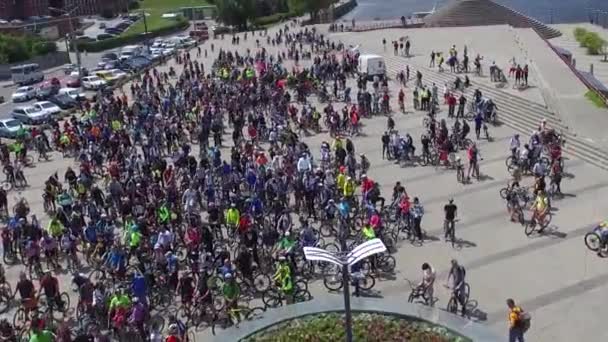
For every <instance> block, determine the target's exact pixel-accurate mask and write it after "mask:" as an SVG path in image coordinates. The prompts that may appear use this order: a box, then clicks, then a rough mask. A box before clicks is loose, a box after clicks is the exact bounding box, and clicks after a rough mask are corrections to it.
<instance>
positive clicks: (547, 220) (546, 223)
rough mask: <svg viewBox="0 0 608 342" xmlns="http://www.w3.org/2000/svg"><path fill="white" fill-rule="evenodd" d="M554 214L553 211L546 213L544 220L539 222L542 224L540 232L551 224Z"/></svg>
mask: <svg viewBox="0 0 608 342" xmlns="http://www.w3.org/2000/svg"><path fill="white" fill-rule="evenodd" d="M552 216H553V215H551V212H550V211H548V212H547V214H546V215H545V217H544V218H543V222H542V223H539V225H540V229H539V232H540V231H543V229H545V228H547V227H548V226H549V224H550V223H551V218H552Z"/></svg>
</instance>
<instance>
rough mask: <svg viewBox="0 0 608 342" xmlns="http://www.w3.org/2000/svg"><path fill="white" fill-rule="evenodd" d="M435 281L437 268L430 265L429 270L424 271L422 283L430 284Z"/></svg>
mask: <svg viewBox="0 0 608 342" xmlns="http://www.w3.org/2000/svg"><path fill="white" fill-rule="evenodd" d="M434 282H435V270H434V269H433V267H429V269H428V270H423V271H422V284H423V285H425V286H429V285H431V284H433V283H434Z"/></svg>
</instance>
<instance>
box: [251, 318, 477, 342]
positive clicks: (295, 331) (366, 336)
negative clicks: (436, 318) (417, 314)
mask: <svg viewBox="0 0 608 342" xmlns="http://www.w3.org/2000/svg"><path fill="white" fill-rule="evenodd" d="M344 339H345V330H344V315H343V314H337V313H328V314H318V315H310V316H305V317H301V318H297V319H293V320H290V321H287V322H283V323H279V324H277V325H274V326H272V327H269V328H268V329H265V330H262V331H258V332H256V333H254V334H253V335H250V336H249V337H247V338H245V339H244V340H243V341H245V342H300V341H302V342H317V341H319V342H320V341H344ZM353 340H354V341H369V342H373V341H378V342H380V341H382V342H384V341H410V342H471V341H472V340H471V339H469V338H467V337H464V336H461V335H458V334H457V333H455V332H453V331H451V330H449V329H447V328H445V327H442V326H438V325H435V324H432V323H429V322H426V321H421V320H416V319H408V318H404V317H399V316H391V315H382V314H372V313H354V314H353Z"/></svg>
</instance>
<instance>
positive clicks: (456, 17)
mask: <svg viewBox="0 0 608 342" xmlns="http://www.w3.org/2000/svg"><path fill="white" fill-rule="evenodd" d="M424 23H425V26H427V27H452V26H487V25H505V24H506V25H511V26H513V27H521V28H533V29H535V30H536V32H537V33H538V34H539V35H540V36H541V37H543V38H545V39H551V38H555V37H558V36H560V35H561V32H559V31H558V30H556V29H554V28H551V27H549V26H547V25H545V24H543V23H542V22H540V21H538V20H536V19H534V18H531V17H528V16H526V15H524V14H522V13H519V12H517V11H515V10H513V9H511V8H509V7H506V6H503V5H500V4H497V3H495V2H494V1H492V0H452V1H451V2H450V3H448V4H446V5H445V6H443V7H441V8H440V9H439V10H437V11H436V12H435V13H433V14H431V15H429V16H427V17H425V18H424Z"/></svg>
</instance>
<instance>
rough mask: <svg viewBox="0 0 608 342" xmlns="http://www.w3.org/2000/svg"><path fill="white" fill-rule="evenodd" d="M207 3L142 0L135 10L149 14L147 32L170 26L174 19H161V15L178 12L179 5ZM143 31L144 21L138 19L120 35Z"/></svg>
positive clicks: (196, 0)
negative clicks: (138, 7)
mask: <svg viewBox="0 0 608 342" xmlns="http://www.w3.org/2000/svg"><path fill="white" fill-rule="evenodd" d="M206 5H209V3H208V2H207V1H205V0H144V1H141V2H140V9H138V10H134V11H133V12H136V11H142V10H143V11H145V12H146V13H148V14H149V15H148V16H147V17H146V21H147V24H148V32H151V31H155V30H158V29H161V28H164V27H167V26H171V24H172V23H174V22H175V19H163V18H161V16H162V15H163V14H165V13H171V12H178V11H179V8H180V7H196V6H206ZM143 32H145V27H144V21H143V19H142V20H139V21H138V22H136V23H135V24H133V25H132V26H131V27H129V29H128V30H126V31H125V32H123V33H122V36H125V35H133V34H140V33H143Z"/></svg>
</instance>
